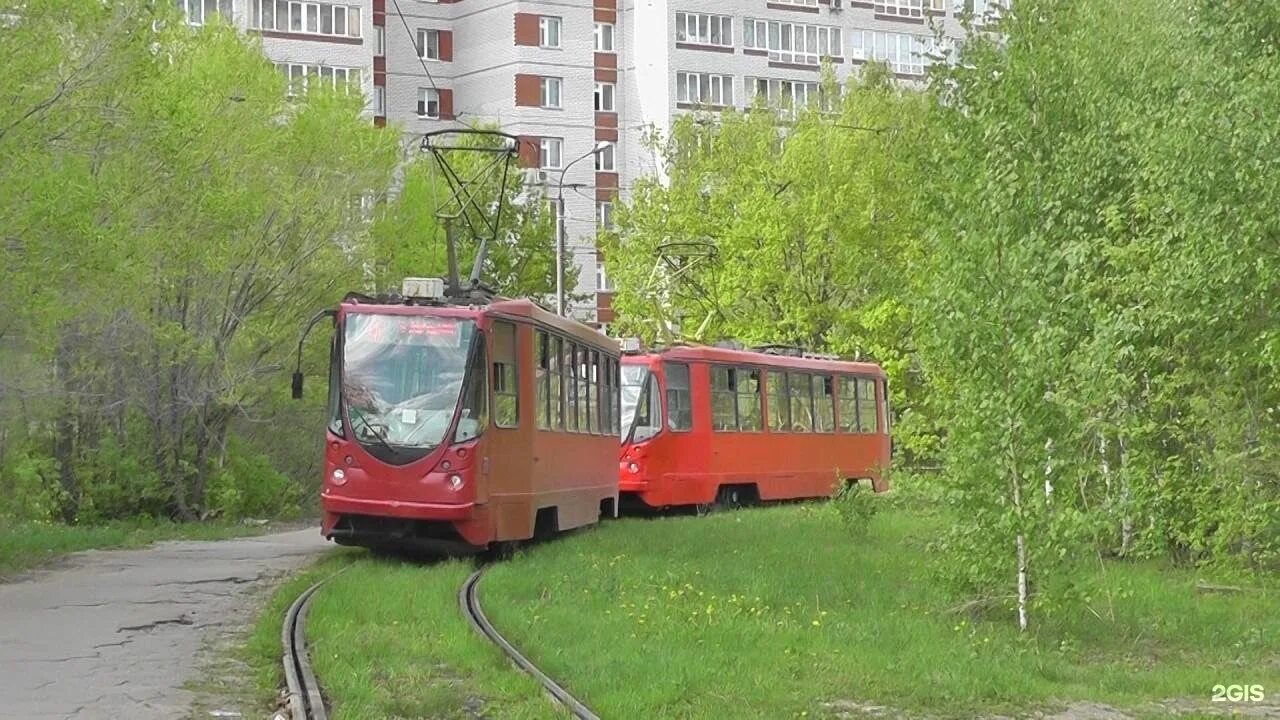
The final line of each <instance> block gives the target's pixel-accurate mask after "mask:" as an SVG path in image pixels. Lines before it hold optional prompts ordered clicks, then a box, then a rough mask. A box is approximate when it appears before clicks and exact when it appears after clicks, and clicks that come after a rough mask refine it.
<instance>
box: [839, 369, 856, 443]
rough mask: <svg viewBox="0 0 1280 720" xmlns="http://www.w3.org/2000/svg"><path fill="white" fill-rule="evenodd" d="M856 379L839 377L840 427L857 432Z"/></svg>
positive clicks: (846, 430)
mask: <svg viewBox="0 0 1280 720" xmlns="http://www.w3.org/2000/svg"><path fill="white" fill-rule="evenodd" d="M857 383H858V381H857V380H856V379H854V378H851V377H845V376H841V378H840V429H841V430H843V431H845V432H858V385H857Z"/></svg>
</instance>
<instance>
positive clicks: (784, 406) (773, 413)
mask: <svg viewBox="0 0 1280 720" xmlns="http://www.w3.org/2000/svg"><path fill="white" fill-rule="evenodd" d="M768 393H769V429H770V430H772V431H774V432H790V431H791V400H790V399H789V395H790V393H789V392H787V375H786V373H780V372H771V373H769V384H768Z"/></svg>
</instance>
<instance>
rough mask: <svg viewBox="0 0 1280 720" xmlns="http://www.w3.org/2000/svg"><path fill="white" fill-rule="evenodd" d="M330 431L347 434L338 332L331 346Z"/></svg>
mask: <svg viewBox="0 0 1280 720" xmlns="http://www.w3.org/2000/svg"><path fill="white" fill-rule="evenodd" d="M329 432H331V433H333V434H334V435H340V436H345V435H346V433H345V432H343V430H342V362H341V358H340V356H339V354H338V334H337V333H334V335H333V343H332V344H331V345H330V346H329Z"/></svg>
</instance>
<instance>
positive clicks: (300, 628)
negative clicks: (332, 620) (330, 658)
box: [276, 575, 333, 720]
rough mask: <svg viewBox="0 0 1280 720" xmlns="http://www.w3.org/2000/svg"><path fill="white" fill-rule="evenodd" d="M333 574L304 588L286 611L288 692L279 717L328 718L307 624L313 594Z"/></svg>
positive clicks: (291, 719)
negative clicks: (310, 647) (317, 677)
mask: <svg viewBox="0 0 1280 720" xmlns="http://www.w3.org/2000/svg"><path fill="white" fill-rule="evenodd" d="M332 577H333V576H332V575H331V576H329V577H328V578H325V579H324V580H321V581H320V582H318V583H316V584H315V585H312V586H311V587H309V588H307V589H306V590H304V591H303V592H302V594H300V595H298V599H297V600H294V601H293V604H292V605H290V606H289V611H288V612H286V613H285V615H284V630H283V632H282V640H283V643H284V678H285V685H286V687H287V688H288V691H289V692H288V696H287V698H286V700H285V709H284V712H283V713H277V714H276V720H329V712H328V710H327V709H326V708H325V706H324V698H323V697H322V696H321V695H320V683H318V682H316V675H315V672H314V671H313V670H312V669H311V658H310V656H309V655H308V654H307V638H306V626H307V608H308V606H309V605H310V604H311V597H312V596H313V595H315V592H316V590H318V589H320V586H321V585H323V584H325V583H326V582H328V580H329V579H330V578H332ZM284 713H287V714H284Z"/></svg>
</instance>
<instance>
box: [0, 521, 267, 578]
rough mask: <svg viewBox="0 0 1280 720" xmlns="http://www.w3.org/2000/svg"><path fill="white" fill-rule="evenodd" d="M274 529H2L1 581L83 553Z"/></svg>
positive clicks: (126, 525)
mask: <svg viewBox="0 0 1280 720" xmlns="http://www.w3.org/2000/svg"><path fill="white" fill-rule="evenodd" d="M270 529H272V528H270V527H268V526H255V525H244V524H237V523H226V522H202V523H172V522H149V523H140V522H137V521H130V522H126V521H121V522H114V523H108V524H105V525H88V526H81V525H59V524H45V523H21V524H16V525H0V580H3V579H4V578H5V577H6V576H12V575H16V574H17V573H19V572H22V571H24V570H30V569H32V568H35V567H39V566H40V565H44V564H47V563H49V562H51V561H53V560H57V559H58V558H60V557H62V556H64V555H67V554H70V553H74V552H80V551H81V550H92V549H106V548H133V547H142V546H144V545H150V544H151V543H153V542H157V541H160V540H219V539H223V538H230V537H241V536H245V535H257V534H260V533H263V532H267V531H268V530H270Z"/></svg>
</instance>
